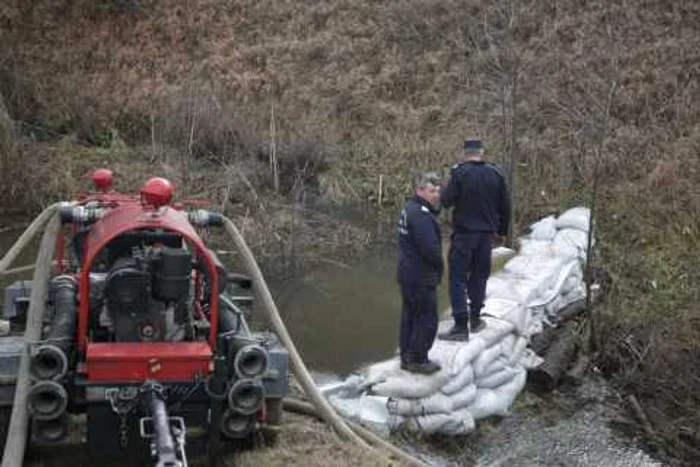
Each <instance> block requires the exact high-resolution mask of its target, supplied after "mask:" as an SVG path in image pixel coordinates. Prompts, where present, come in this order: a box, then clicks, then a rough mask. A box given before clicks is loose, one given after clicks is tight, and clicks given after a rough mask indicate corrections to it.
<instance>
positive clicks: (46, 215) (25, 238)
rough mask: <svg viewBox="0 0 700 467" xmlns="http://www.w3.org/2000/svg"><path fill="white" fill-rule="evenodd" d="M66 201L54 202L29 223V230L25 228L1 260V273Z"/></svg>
mask: <svg viewBox="0 0 700 467" xmlns="http://www.w3.org/2000/svg"><path fill="white" fill-rule="evenodd" d="M62 205H65V203H62V202H61V203H54V204H52V205H51V206H49V207H48V208H46V209H44V210H43V211H42V212H41V213H40V214H39V215H38V216H36V218H35V219H34V220H33V221H32V223H31V224H29V227H27V230H25V231H24V232H23V233H22V235H20V237H19V238H18V239H17V241H16V242H15V244H14V245H12V247H10V249H9V250H7V253H5V256H4V257H3V258H2V259H1V260H0V273H3V272H4V271H5V270H6V269H7V268H9V267H10V265H11V264H12V262H13V261H14V260H15V258H17V256H18V255H19V254H20V253H21V252H22V250H24V249H25V248H26V247H27V245H28V244H29V242H31V241H32V239H33V238H34V236H35V235H36V234H37V232H39V231H40V230H41V228H42V227H43V226H44V224H46V222H47V221H48V220H49V219H50V218H51V216H52V215H53V214H54V213H55V212H56V211H58V208H59V207H61V206H62Z"/></svg>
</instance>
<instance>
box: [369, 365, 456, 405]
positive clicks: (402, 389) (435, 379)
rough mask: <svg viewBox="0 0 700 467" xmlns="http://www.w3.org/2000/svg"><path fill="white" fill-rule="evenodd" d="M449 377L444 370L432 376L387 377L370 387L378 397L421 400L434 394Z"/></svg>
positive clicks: (404, 373) (401, 375)
mask: <svg viewBox="0 0 700 467" xmlns="http://www.w3.org/2000/svg"><path fill="white" fill-rule="evenodd" d="M449 379H450V375H449V373H448V372H447V371H445V370H444V369H443V370H441V371H439V372H437V373H435V374H432V375H421V374H416V373H409V372H407V371H403V372H401V374H397V375H393V376H388V377H387V378H386V379H385V380H384V381H382V382H380V383H376V384H374V385H373V386H372V392H373V393H374V394H377V395H379V396H386V397H400V398H421V397H428V396H429V395H431V394H435V393H436V392H438V391H439V390H440V388H441V387H443V386H444V385H445V383H447V381H449Z"/></svg>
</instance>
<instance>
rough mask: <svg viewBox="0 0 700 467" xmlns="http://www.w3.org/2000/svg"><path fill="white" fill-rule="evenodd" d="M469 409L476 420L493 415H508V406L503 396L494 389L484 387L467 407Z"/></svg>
mask: <svg viewBox="0 0 700 467" xmlns="http://www.w3.org/2000/svg"><path fill="white" fill-rule="evenodd" d="M467 410H469V412H470V413H471V414H472V417H474V420H481V419H482V418H486V417H491V416H493V415H501V416H503V415H506V413H507V411H508V406H507V405H506V404H505V402H504V400H503V397H499V395H498V394H497V393H496V392H495V391H494V390H493V389H486V388H484V389H478V390H477V391H476V398H475V399H474V402H472V403H471V404H470V405H469V407H467Z"/></svg>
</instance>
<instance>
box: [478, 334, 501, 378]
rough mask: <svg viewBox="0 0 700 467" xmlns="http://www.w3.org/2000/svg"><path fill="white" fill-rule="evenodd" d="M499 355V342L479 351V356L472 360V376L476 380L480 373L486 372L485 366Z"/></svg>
mask: <svg viewBox="0 0 700 467" xmlns="http://www.w3.org/2000/svg"><path fill="white" fill-rule="evenodd" d="M499 355H501V345H500V343H498V344H495V345H492V346H491V347H489V348H488V349H486V350H484V351H483V352H481V354H480V355H479V357H478V358H477V359H476V361H474V377H475V378H476V379H477V380H478V379H479V377H480V376H481V375H484V374H486V370H487V368H488V367H489V366H490V365H491V363H493V361H494V360H496V359H497V358H498V356H499Z"/></svg>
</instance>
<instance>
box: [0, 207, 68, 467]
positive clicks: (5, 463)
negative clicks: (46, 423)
mask: <svg viewBox="0 0 700 467" xmlns="http://www.w3.org/2000/svg"><path fill="white" fill-rule="evenodd" d="M56 207H58V205H57V204H54V205H52V206H51V207H49V208H47V209H46V210H44V212H42V213H41V215H39V217H37V218H36V219H35V220H34V222H32V225H30V226H29V228H28V229H27V231H25V232H24V234H22V236H21V237H20V240H19V241H18V242H17V243H16V244H15V245H14V246H13V247H12V249H11V250H10V252H8V253H7V255H5V258H3V260H2V264H1V265H0V270H3V269H4V268H6V267H7V266H8V265H9V264H11V263H12V260H13V259H14V257H13V256H11V255H10V253H12V254H13V255H15V256H16V255H17V253H19V251H21V249H22V248H24V246H26V243H28V242H29V240H23V239H31V238H32V237H33V236H34V235H35V234H36V231H37V230H39V229H40V228H41V226H42V225H43V223H44V222H45V219H44V218H42V216H45V218H51V217H52V215H53V214H54V212H55V210H56ZM47 211H48V214H47ZM40 218H42V220H41V221H40ZM59 228H60V223H59V219H58V216H53V217H52V218H51V220H50V221H49V223H48V225H47V227H46V230H45V231H44V236H43V237H42V239H41V246H40V247H39V253H38V255H37V259H36V269H35V270H34V284H33V286H32V293H31V295H30V297H29V299H30V301H29V310H28V311H27V326H26V329H25V331H24V342H25V343H31V342H36V341H37V340H39V339H40V338H41V325H42V320H43V314H44V306H45V303H46V298H47V292H48V285H49V281H48V277H49V274H50V273H51V263H52V260H53V254H54V248H55V246H56V235H57V234H58V232H59ZM22 242H24V243H22ZM18 245H19V247H18ZM15 247H18V248H16V249H15ZM13 249H14V250H13ZM8 256H9V258H8ZM6 260H8V261H6ZM29 360H30V358H29V352H28V349H27V346H25V347H24V349H23V350H22V357H21V359H20V363H19V370H18V372H17V385H16V386H15V398H14V402H13V405H12V417H11V419H10V426H9V428H8V430H7V433H8V434H7V439H6V441H5V451H4V454H3V456H2V467H21V466H22V463H23V462H24V449H25V447H26V444H27V443H26V442H27V427H28V425H29V415H28V413H27V396H28V394H29V385H30V380H29Z"/></svg>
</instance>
